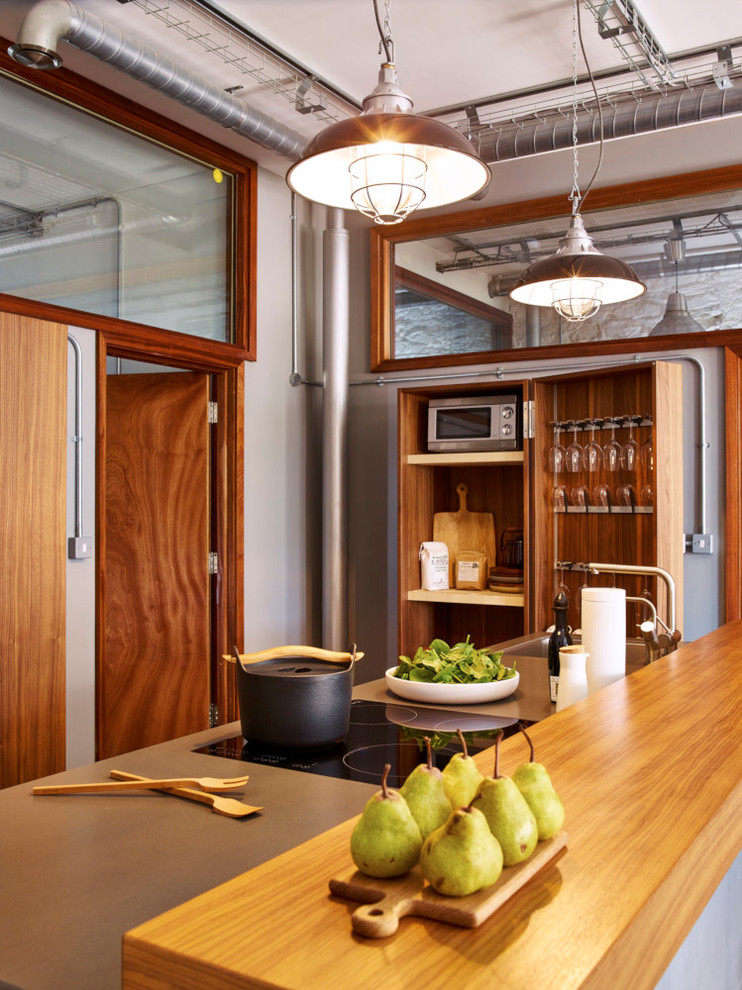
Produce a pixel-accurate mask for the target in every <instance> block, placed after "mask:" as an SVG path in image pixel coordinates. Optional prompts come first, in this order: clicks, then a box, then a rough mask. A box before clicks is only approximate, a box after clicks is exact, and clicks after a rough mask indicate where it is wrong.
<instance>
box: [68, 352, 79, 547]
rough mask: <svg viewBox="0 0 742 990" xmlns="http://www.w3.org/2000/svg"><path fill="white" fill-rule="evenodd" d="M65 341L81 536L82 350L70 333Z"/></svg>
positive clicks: (77, 534) (76, 508)
mask: <svg viewBox="0 0 742 990" xmlns="http://www.w3.org/2000/svg"><path fill="white" fill-rule="evenodd" d="M67 342H68V343H70V344H72V349H73V350H74V352H75V433H74V436H73V437H72V442H73V443H74V445H75V536H76V537H80V536H82V434H81V430H82V350H81V349H80V345H79V343H78V342H77V340H76V339H75V338H74V337H73V336H72V334H69V333H68V334H67Z"/></svg>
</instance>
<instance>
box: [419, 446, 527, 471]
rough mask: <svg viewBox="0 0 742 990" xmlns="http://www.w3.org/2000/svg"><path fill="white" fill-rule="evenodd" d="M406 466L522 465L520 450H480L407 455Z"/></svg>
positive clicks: (521, 452)
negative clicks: (474, 451)
mask: <svg viewBox="0 0 742 990" xmlns="http://www.w3.org/2000/svg"><path fill="white" fill-rule="evenodd" d="M407 463H408V464H420V465H426V466H428V467H434V466H435V465H436V464H441V465H445V464H448V465H456V464H466V465H481V464H522V463H523V451H522V450H480V451H477V452H476V453H463V454H461V453H458V454H454V453H451V454H408V455H407Z"/></svg>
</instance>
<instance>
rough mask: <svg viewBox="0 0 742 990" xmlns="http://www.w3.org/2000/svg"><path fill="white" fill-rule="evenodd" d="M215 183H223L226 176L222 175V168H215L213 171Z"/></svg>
mask: <svg viewBox="0 0 742 990" xmlns="http://www.w3.org/2000/svg"><path fill="white" fill-rule="evenodd" d="M212 174H213V176H214V182H221V181H222V179H223V178H224V176H223V175H222V170H221V169H220V168H215V169H214V171H213V173H212Z"/></svg>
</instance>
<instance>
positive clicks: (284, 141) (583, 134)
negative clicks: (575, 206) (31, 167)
mask: <svg viewBox="0 0 742 990" xmlns="http://www.w3.org/2000/svg"><path fill="white" fill-rule="evenodd" d="M60 41H66V42H67V43H68V44H70V45H72V46H73V47H75V48H77V49H79V50H80V51H84V52H87V53H88V54H89V55H91V56H93V57H94V58H97V59H99V60H100V61H102V62H105V63H106V64H108V65H111V66H113V67H114V68H116V69H119V70H120V71H121V72H123V73H125V74H126V75H128V76H131V77H132V78H134V79H137V80H138V81H139V82H142V83H144V84H145V85H147V86H150V87H152V88H153V89H155V90H157V91H158V92H160V93H164V94H165V95H167V96H169V97H171V98H172V99H174V100H176V101H177V102H178V103H180V104H182V105H183V106H186V107H188V108H190V109H192V110H194V111H196V112H197V113H200V114H203V115H204V116H206V117H208V118H209V119H211V120H213V121H215V122H216V123H219V124H221V125H222V126H223V127H226V128H229V129H231V130H234V131H236V132H237V133H239V134H242V135H244V136H245V137H247V138H249V139H250V140H252V141H254V142H256V143H257V144H259V145H261V146H262V147H264V148H267V149H269V150H271V151H274V152H276V153H277V154H280V155H282V156H284V157H286V158H288V159H291V160H295V159H296V158H298V157H299V156H300V154H301V151H302V149H303V148H304V146H305V144H306V139H305V138H304V137H303V136H302V135H300V134H299V133H298V132H296V131H294V130H293V129H292V128H290V127H287V126H286V125H284V124H282V123H280V122H278V121H277V120H275V119H273V118H272V117H269V116H268V115H266V114H264V113H262V112H261V111H259V110H257V109H255V108H253V107H250V106H249V105H247V104H245V103H244V102H242V101H241V100H239V99H237V98H236V97H234V96H232V95H231V93H228V92H226V91H225V90H223V89H220V88H219V87H218V86H215V85H213V84H212V83H210V82H208V81H207V80H205V79H202V78H199V77H198V76H196V75H194V74H193V73H192V72H190V71H189V70H188V69H186V68H185V67H183V66H181V65H179V64H178V63H176V62H174V61H173V60H172V59H171V58H169V57H167V56H165V55H162V54H161V53H159V52H158V51H157V50H156V49H154V48H152V47H150V46H148V45H145V44H144V43H142V42H140V41H138V40H135V39H133V38H131V37H128V36H127V35H125V34H124V33H123V32H122V31H120V30H119V29H118V28H117V27H114V26H111V25H109V24H107V23H105V22H104V21H102V20H101V19H100V18H99V17H97V16H96V15H95V14H92V13H90V12H88V11H86V10H84V9H83V8H81V7H80V6H78V5H77V4H76V3H73V2H72V0H41V2H39V3H38V4H36V5H35V6H33V7H32V8H31V9H30V10H29V11H28V13H27V14H26V15H25V17H24V20H23V23H22V24H21V27H20V30H19V33H18V41H17V43H16V44H15V45H13V46H12V47H11V49H10V53H11V55H12V56H13V58H14V59H15V60H16V61H18V62H20V63H21V64H23V65H27V66H32V67H36V68H40V69H44V68H47V69H48V68H54V67H56V66H58V65H60V64H61V58H60V56H59V54H58V48H59V42H60ZM602 113H603V126H604V136H605V138H606V139H611V138H619V137H630V136H634V135H638V134H646V133H650V132H653V131H659V130H663V129H666V128H673V127H679V126H681V125H683V124H689V123H697V122H702V121H709V120H714V119H718V118H721V117H728V116H731V115H736V114H740V113H742V86H737V87H735V86H732V85H730V86H729V87H728V88H724V89H719V88H718V86H717V85H716V83H714V82H713V81H709V82H708V83H707V84H704V83H701V84H698V85H693V86H682V87H679V88H677V89H674V90H672V91H671V92H665V93H658V92H656V91H653V92H650V93H647V94H646V95H645V94H641V95H638V94H636V93H632V94H630V95H627V96H624V98H623V99H620V98H616V97H611V98H610V99H608V100H607V102H604V103H603V104H602ZM471 123H472V122H470V125H471ZM599 126H600V125H599V120H598V115H597V113H596V112H595V107H594V106H593V107H591V106H590V105H589V104H587V103H585V102H583V104H582V106H581V108H580V110H579V112H578V116H577V131H578V134H577V140H578V143H579V144H588V143H592V142H596V141H597V140H598V138H599ZM467 136H468V137H469V138H470V140H471V141H472V143H473V144H474V146H475V147H476V149H477V150H478V152H479V154H480V155H481V157H482V158H483V159H484V160H485V161H486V162H488V163H495V162H499V161H506V160H508V159H513V158H523V157H528V156H531V155H538V154H543V153H545V152H548V151H555V150H558V149H566V148H569V147H570V146H571V144H572V119H571V117H570V116H565V115H564V114H563V113H560V112H555V113H553V114H552V115H544V114H541V113H539V114H538V115H534V114H527V115H525V116H523V117H514V118H513V119H512V120H511V121H509V122H508V123H497V124H476V123H474V124H473V126H470V127H469V129H468V133H467Z"/></svg>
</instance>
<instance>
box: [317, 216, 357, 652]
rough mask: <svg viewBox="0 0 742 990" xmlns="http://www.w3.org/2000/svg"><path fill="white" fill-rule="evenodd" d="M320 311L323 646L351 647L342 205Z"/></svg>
mask: <svg viewBox="0 0 742 990" xmlns="http://www.w3.org/2000/svg"><path fill="white" fill-rule="evenodd" d="M327 216H328V225H327V229H326V230H325V231H324V235H323V277H322V290H323V298H322V315H323V351H324V370H323V379H324V390H323V405H322V591H323V595H322V645H323V646H324V647H325V649H328V650H347V649H348V537H347V446H348V339H349V333H350V313H349V289H348V281H349V275H350V269H349V255H350V252H349V244H350V238H349V235H348V231H347V230H346V229H345V224H344V215H343V211H342V210H335V209H330V210H328V211H327Z"/></svg>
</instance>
